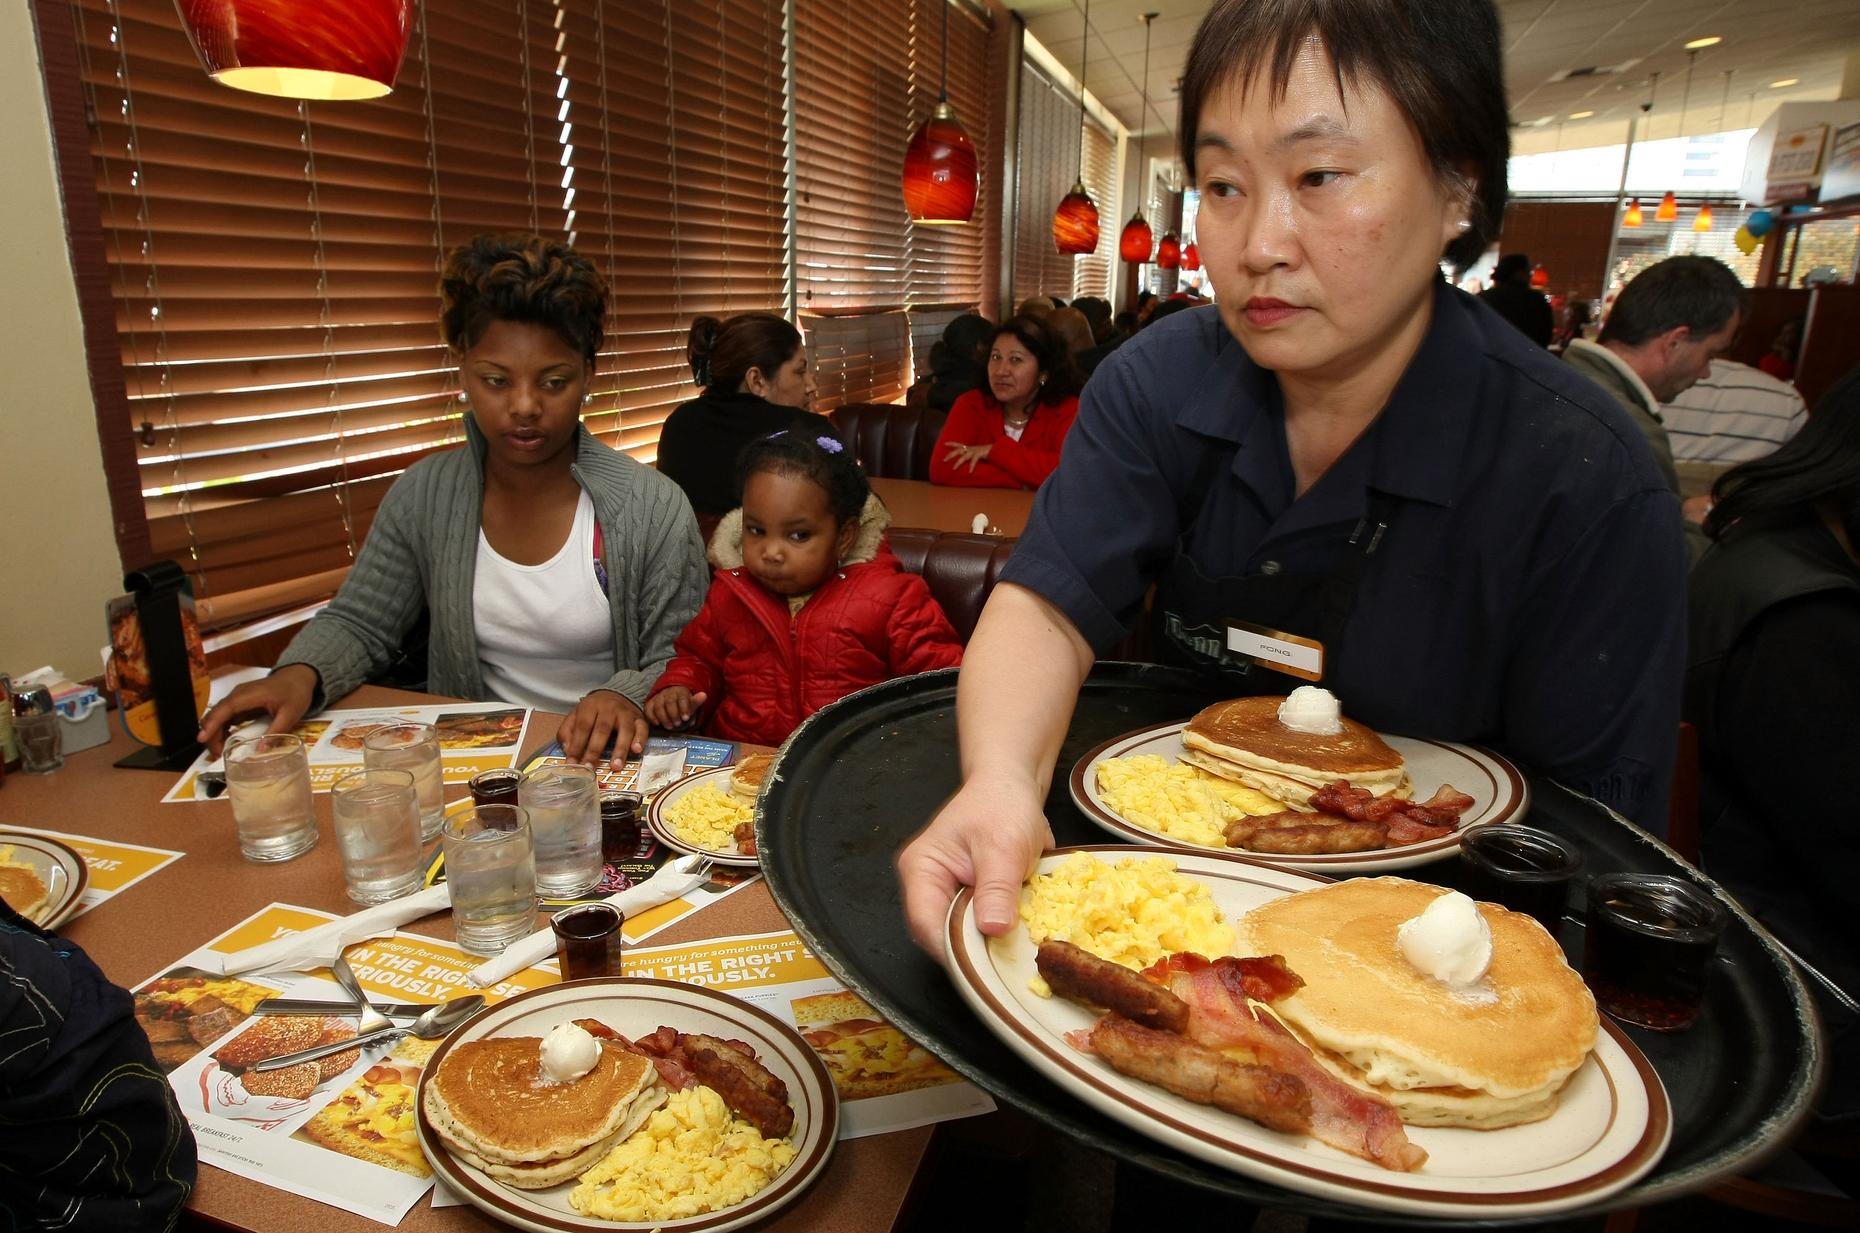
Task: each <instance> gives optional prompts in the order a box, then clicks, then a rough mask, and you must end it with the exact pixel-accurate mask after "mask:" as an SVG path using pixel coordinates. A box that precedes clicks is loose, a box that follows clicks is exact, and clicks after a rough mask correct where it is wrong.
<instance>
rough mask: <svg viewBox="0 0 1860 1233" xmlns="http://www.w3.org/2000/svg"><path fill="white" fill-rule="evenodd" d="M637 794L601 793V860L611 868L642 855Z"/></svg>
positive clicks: (638, 797)
mask: <svg viewBox="0 0 1860 1233" xmlns="http://www.w3.org/2000/svg"><path fill="white" fill-rule="evenodd" d="M639 807H640V795H639V793H637V792H603V793H601V860H602V861H603V862H604V863H606V864H609V865H617V864H619V863H620V862H621V861H624V860H631V859H632V858H633V857H635V856H638V855H639Z"/></svg>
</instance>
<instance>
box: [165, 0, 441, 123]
mask: <svg viewBox="0 0 1860 1233" xmlns="http://www.w3.org/2000/svg"><path fill="white" fill-rule="evenodd" d="M175 8H176V10H177V11H178V12H179V13H180V15H181V24H182V25H183V26H185V27H186V29H187V37H188V40H189V41H190V42H192V43H193V45H194V54H195V55H196V56H198V57H199V58H200V66H201V67H202V68H204V69H205V70H206V71H207V76H209V77H211V78H213V79H214V80H215V81H217V82H219V83H220V84H222V85H227V86H232V87H234V88H235V89H239V90H250V91H253V92H254V93H257V94H272V95H277V96H279V97H282V98H307V99H362V98H379V97H380V96H382V95H383V94H386V93H387V92H388V91H390V90H392V89H393V88H394V78H395V76H396V75H397V74H399V72H400V60H401V55H402V53H404V52H405V51H406V50H407V36H408V34H409V33H410V32H411V31H412V29H413V0H175Z"/></svg>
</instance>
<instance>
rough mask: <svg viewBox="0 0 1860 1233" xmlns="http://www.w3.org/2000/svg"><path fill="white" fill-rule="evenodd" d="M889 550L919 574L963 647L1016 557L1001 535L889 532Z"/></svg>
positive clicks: (913, 530)
mask: <svg viewBox="0 0 1860 1233" xmlns="http://www.w3.org/2000/svg"><path fill="white" fill-rule="evenodd" d="M891 551H892V552H894V553H896V554H897V558H898V563H899V564H901V565H902V566H903V567H904V568H905V570H906V571H907V572H909V573H913V574H921V575H923V580H924V581H925V582H927V583H929V584H930V594H932V595H934V596H936V602H937V603H939V604H941V605H942V606H943V612H944V615H946V616H948V617H949V623H950V624H951V625H954V626H955V627H956V634H957V636H958V637H960V638H961V639H962V640H963V641H964V642H967V641H968V640H969V636H970V635H971V634H973V633H974V632H975V622H976V621H977V620H979V619H980V618H981V615H982V605H983V604H985V603H987V602H988V593H989V592H990V591H992V590H994V589H995V582H996V580H997V579H999V578H1000V577H1001V570H1002V567H1003V566H1005V565H1006V564H1007V560H1008V557H1010V556H1012V555H1013V553H1014V541H1013V540H1012V539H1006V538H1003V537H1002V536H999V535H966V534H958V533H956V532H952V531H931V530H927V529H925V528H923V527H893V528H891Z"/></svg>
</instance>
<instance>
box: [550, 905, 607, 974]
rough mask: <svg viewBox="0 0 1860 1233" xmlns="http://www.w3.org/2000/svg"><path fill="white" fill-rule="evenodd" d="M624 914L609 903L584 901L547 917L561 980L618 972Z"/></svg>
mask: <svg viewBox="0 0 1860 1233" xmlns="http://www.w3.org/2000/svg"><path fill="white" fill-rule="evenodd" d="M625 921H626V918H625V917H624V916H622V915H621V914H620V909H618V908H616V907H614V906H613V905H612V904H609V903H584V904H581V905H580V906H578V907H573V908H565V909H563V910H562V911H560V912H557V913H556V914H555V915H554V916H553V917H551V918H550V921H549V927H550V928H551V929H553V930H555V957H556V960H557V961H558V962H559V963H560V964H561V965H562V979H563V980H587V979H589V978H590V977H595V976H618V975H620V956H621V951H622V949H623V946H624V939H623V938H622V936H621V934H620V926H621V925H622V924H624V923H625Z"/></svg>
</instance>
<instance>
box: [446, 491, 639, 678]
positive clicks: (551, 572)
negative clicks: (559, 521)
mask: <svg viewBox="0 0 1860 1233" xmlns="http://www.w3.org/2000/svg"><path fill="white" fill-rule="evenodd" d="M472 623H473V627H474V629H475V630H476V632H477V635H478V667H479V670H480V671H481V672H482V673H483V675H484V684H485V688H486V689H488V690H490V691H491V693H492V694H493V695H494V696H496V697H499V698H502V699H503V700H504V701H506V702H516V703H521V704H522V705H524V706H532V707H537V708H540V709H543V710H549V711H570V710H573V709H574V707H575V704H576V703H578V702H580V701H581V699H582V698H583V697H584V696H586V695H587V693H588V691H589V690H591V689H593V688H595V687H596V686H598V685H601V684H604V683H605V682H606V681H607V679H608V678H609V677H611V676H612V675H613V674H614V623H613V613H612V609H611V608H610V607H609V605H608V601H607V596H606V595H605V594H604V593H603V592H602V591H601V585H600V582H599V580H598V579H597V578H596V577H595V574H594V502H593V501H592V500H591V499H590V498H589V497H588V493H587V490H586V489H583V490H582V493H581V499H580V500H579V501H577V502H576V503H575V525H574V526H573V527H571V528H570V529H569V532H568V539H567V540H566V541H565V542H564V543H563V544H562V547H561V549H560V550H558V551H557V552H556V554H555V555H554V556H553V557H550V558H549V559H548V560H547V561H544V562H543V563H542V564H541V565H518V564H517V563H516V562H514V561H509V560H506V559H505V558H504V557H502V556H500V555H498V552H497V550H496V549H495V548H493V547H491V541H490V540H488V539H486V538H485V536H484V531H483V530H482V529H481V530H479V532H478V566H477V573H476V576H475V578H474V579H473V582H472Z"/></svg>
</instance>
